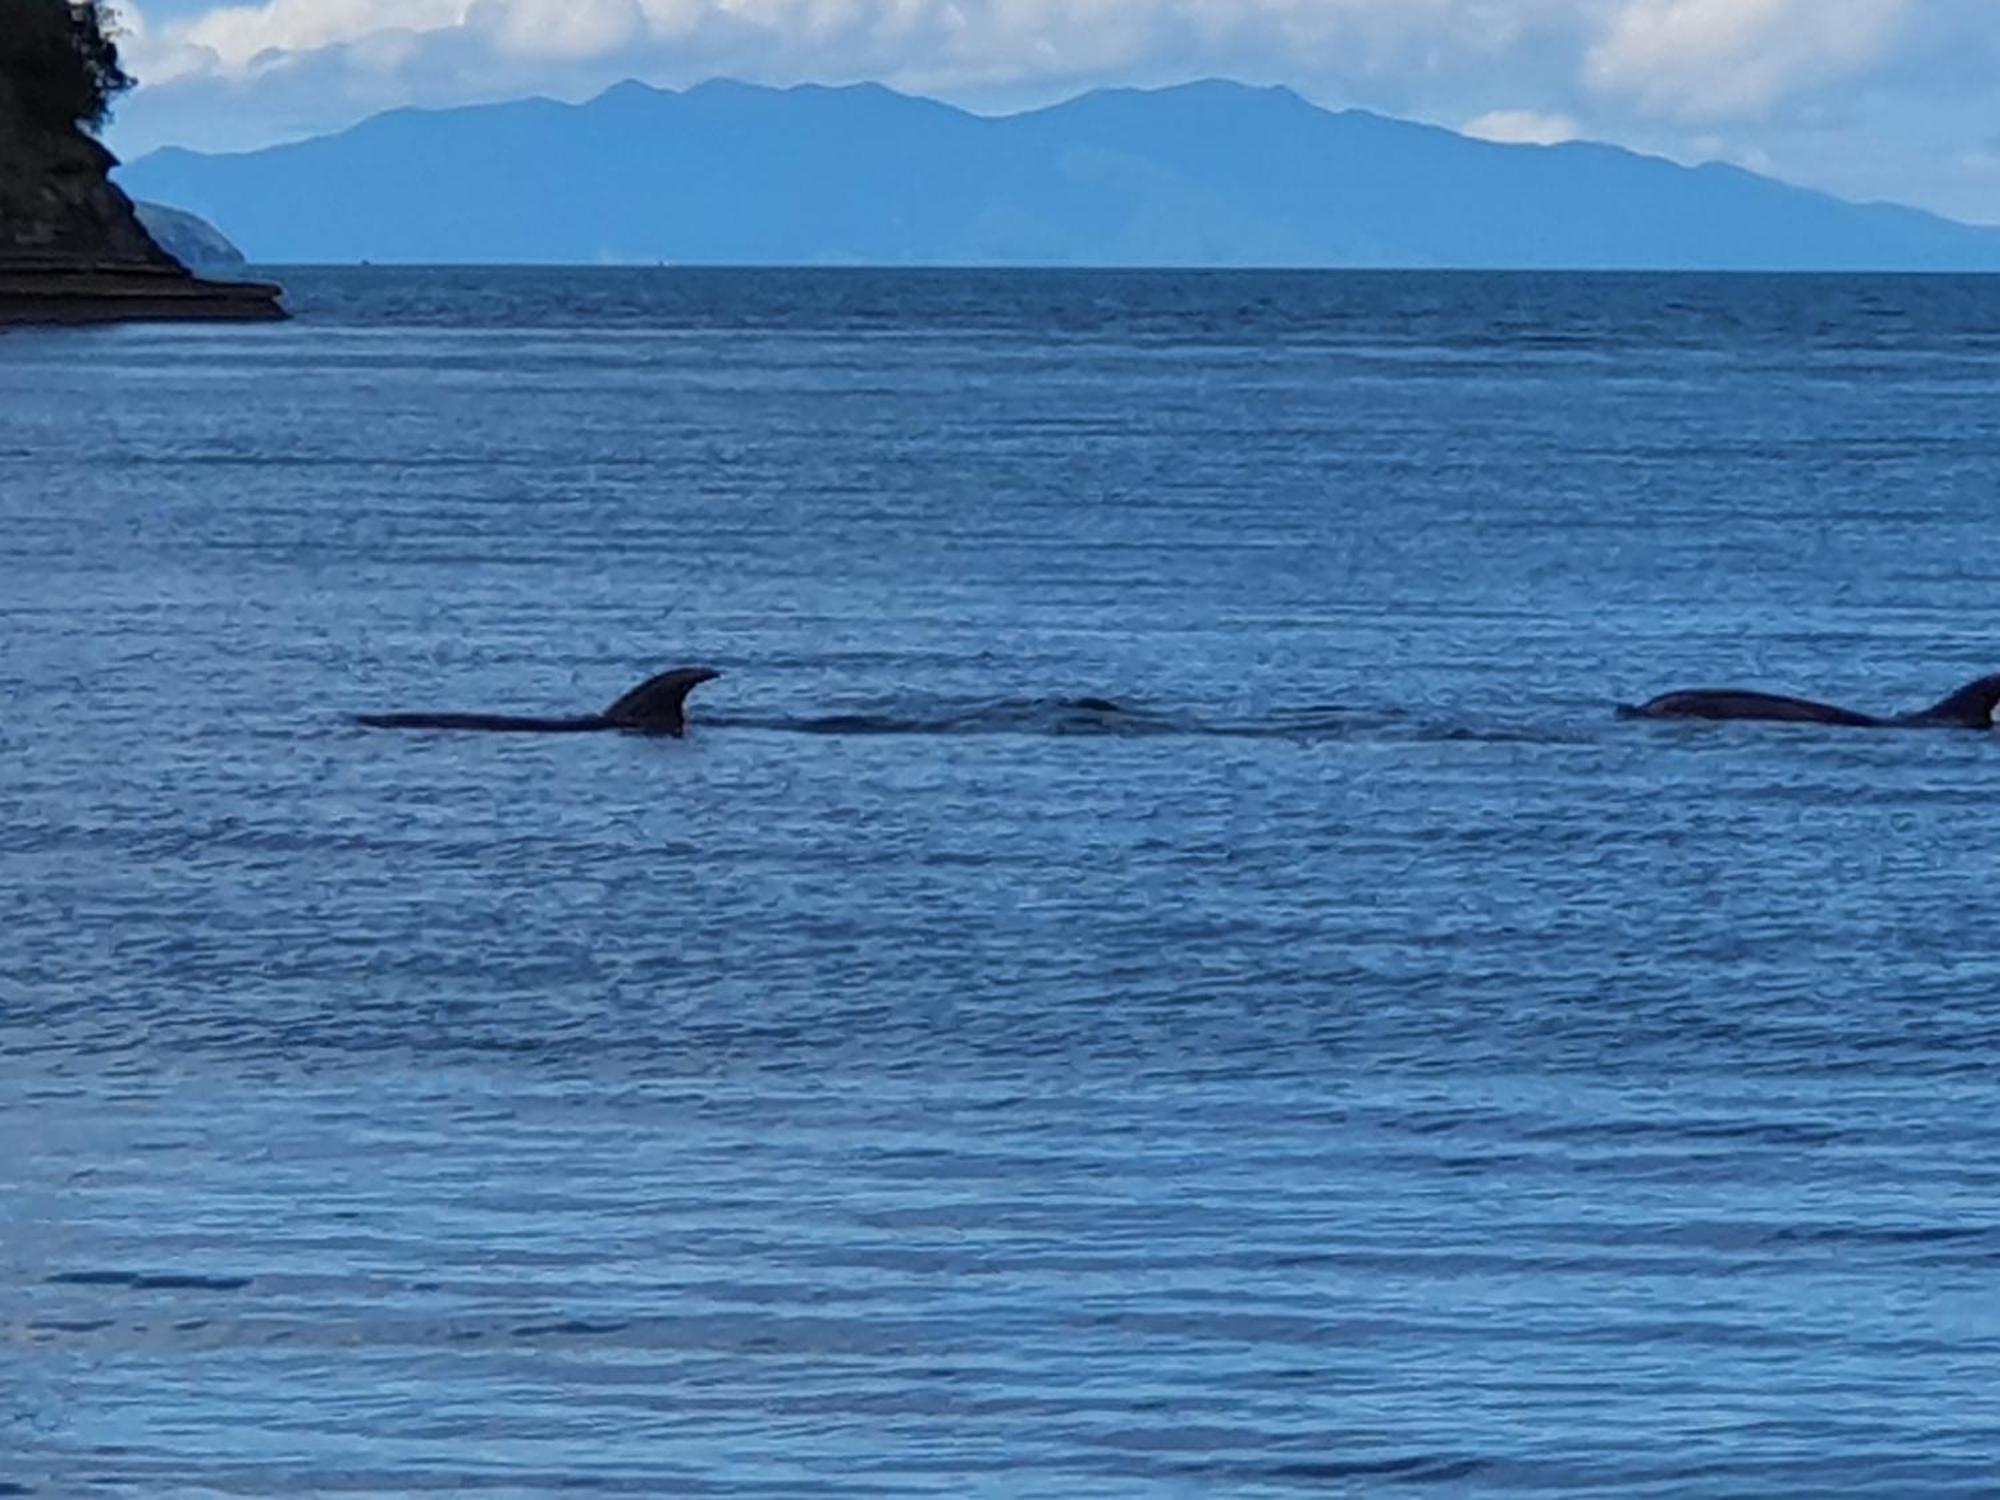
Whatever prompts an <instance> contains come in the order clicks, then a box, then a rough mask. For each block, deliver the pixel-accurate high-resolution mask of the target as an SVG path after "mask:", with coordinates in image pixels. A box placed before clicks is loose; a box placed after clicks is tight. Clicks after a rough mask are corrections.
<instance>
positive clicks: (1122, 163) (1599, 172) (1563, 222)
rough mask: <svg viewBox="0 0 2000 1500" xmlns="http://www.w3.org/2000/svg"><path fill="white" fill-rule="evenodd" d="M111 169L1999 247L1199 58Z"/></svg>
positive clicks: (1944, 252)
mask: <svg viewBox="0 0 2000 1500" xmlns="http://www.w3.org/2000/svg"><path fill="white" fill-rule="evenodd" d="M120 180H121V182H122V184H123V186H124V187H125V189H126V190H127V191H128V192H130V193H131V194H133V195H134V196H135V197H143V198H147V199H151V200H154V201H159V202H166V203H172V204H175V205H177V206H179V207H181V208H184V209H189V210H192V211H193V212H195V213H198V214H200V215H202V216H204V217H206V218H208V219H211V220H213V221H215V222H216V223H218V224H220V225H222V226H224V227H225V228H226V229H227V230H228V232H229V234H230V236H231V237H232V238H233V239H234V240H235V241H236V242H237V243H238V244H239V245H241V246H242V247H243V249H244V251H245V253H246V254H248V255H249V256H250V258H251V259H252V260H253V261H257V262H263V263H267V264H268V263H276V262H350V261H359V260H372V261H384V262H419V263H423V262H428V263H455V262H487V263H494V262H498V263H519V264H567V263H593V262H641V263H651V262H655V261H669V262H680V263H698V264H785V265H825V264H871V265H1109V266H1191V265H1199V266H1211V265H1212V266H1246V265H1257V266H1389V267H1492V268H1502V267H1521V268H1602V269H1697V268H1710V269H1771V270H1810V269H1826V270H2000V229H1980V228H1974V227H1971V226H1968V225H1964V224H1956V223H1953V222H1951V221H1950V220H1947V219H1942V218H1939V217H1937V216H1935V215H1933V214H1927V213H1922V212H1919V211H1917V210H1915V209H1908V208H1898V207H1893V206H1889V205H1882V204H1868V205H1863V204H1854V203H1847V202H1843V201H1841V200H1840V199H1837V198H1832V197H1829V196H1827V195H1825V194H1823V193H1815V192H1809V191H1806V190H1804V189H1800V188H1795V187H1790V186H1787V185H1785V184H1783V183H1780V182H1776V181H1773V180H1771V179H1769V178H1765V177H1759V176H1757V175H1756V174H1754V173H1751V172H1746V171H1743V170H1741V169H1740V168H1737V167H1731V166H1722V165H1709V166H1702V167H1693V168H1690V167H1682V166H1678V165H1676V164H1674V163H1672V162H1668V161H1664V160H1661V159H1660V158H1657V157H1649V156H1640V155H1637V154H1635V153H1633V152H1630V151H1626V150H1623V149H1621V148H1618V147H1613V146H1602V145H1591V144H1586V143H1581V142H1579V143H1572V144H1568V145H1560V146H1518V145H1497V144H1494V143H1491V142H1487V141H1479V140H1472V139H1469V138H1467V137H1465V136H1461V135H1457V134H1455V133H1453V132H1452V131H1449V130H1443V129H1440V128H1438V127H1436V126H1430V125H1417V124H1411V123H1409V122H1407V121H1401V120H1392V119H1387V118H1384V117H1382V116H1380V115H1373V114H1368V113H1365V112H1363V111H1359V110H1345V111H1341V112H1338V113H1336V112H1331V111H1327V110H1323V109H1319V108H1317V107H1315V106H1314V105H1311V104H1309V103H1307V102H1306V101H1305V100H1304V99H1301V98H1300V97H1299V96H1298V95H1297V94H1294V93H1292V92H1291V91H1290V90H1288V89H1283V88H1249V87H1245V86H1243V85H1240V84H1233V83H1222V82H1208V83H1193V84H1185V85H1182V86H1180V87H1176V88H1166V89H1158V90H1138V89H1106V90H1101V91H1098V92H1095V93H1090V94H1085V95H1083V96H1082V97H1080V98H1077V99H1072V100H1070V101H1069V102H1067V103H1065V104H1058V105H1055V106H1052V107H1050V108H1047V109H1038V110H1031V111H1028V112H1026V113H1023V114H1016V115H1007V116H1003V117H998V118H993V117H985V116H979V115H973V114H968V113H966V112H965V111H963V110H960V109H955V108H952V107H951V106H949V105H945V104H940V103H937V102H935V101H932V100H928V99H919V98H912V97H909V96H907V95H903V94H898V93H895V92H893V91H891V90H889V89H886V88H883V87H881V86H879V85H875V84H860V85H855V86H853V87H848V88H821V87H816V86H807V87H800V88H790V89H770V88H761V87H756V86H752V85H749V84H742V83H731V82H720V81H718V82H714V83H706V84H702V85H700V86H699V87H696V88H692V89H688V90H686V91H685V92H674V91H671V90H660V89H653V88H648V87H646V86H645V85H643V84H639V83H623V84H620V85H618V86H617V87H616V88H613V89H610V90H608V91H607V92H605V93H604V94H601V95H599V96H598V97H597V98H595V99H593V100H591V101H590V102H589V103H587V104H581V105H569V104H560V103H556V102H554V101H553V100H548V99H528V100H522V101H520V102H517V103H511V104H495V105H483V106H477V107H471V108H463V109H449V110H434V111H433V110H415V109H404V110H396V111H393V112H391V113H388V114H384V115H378V116H376V117H374V118H373V119H370V120H367V121H364V122H363V123H362V124H360V125H357V126H355V127H354V128H353V129H351V130H347V131H343V132H341V133H340V134H338V135H332V136H325V137H322V138H319V139H316V140H309V141H301V142H298V143H295V144H292V145H285V146H274V147H271V148H269V149H267V150H262V151H253V152H249V153H246V154H240V155H202V154H198V153H195V152H191V151H183V150H178V149H170V150H165V151H157V152H154V153H153V154H151V155H149V156H146V157H144V158H142V159H140V160H138V161H135V162H133V163H132V164H131V165H129V166H128V167H126V168H124V169H123V172H122V174H121V179H120Z"/></svg>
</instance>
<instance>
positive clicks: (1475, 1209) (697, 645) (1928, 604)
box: [0, 270, 2000, 1500]
mask: <svg viewBox="0 0 2000 1500" xmlns="http://www.w3.org/2000/svg"><path fill="white" fill-rule="evenodd" d="M285 279H286V281H287V282H288V284H289V288H290V293H291V300H292V303H293V305H294V307H295V308H296V309H297V311H298V313H299V317H298V319H297V321H295V322H292V323H290V324H287V325H285V326H282V327H276V328H250V329H198V328H129V329H121V330H115V331H82V332H53V333H15V334H9V335H6V336H5V337H0V632H4V633H0V642H4V645H3V646H0V703H4V713H0V1493H5V1494H32V1495H36V1496H70V1495H79V1496H121V1497H124V1496H131V1497H155V1496H182V1495H188V1496H193V1495H201V1496H209V1495H232V1496H233V1495H249V1496H276V1495H303V1494H325V1495H357V1496H358V1495H379V1496H401V1495H421V1494H451V1493H458V1494H479V1495H486V1496H540V1495H546V1494H550V1493H554V1492H556V1491H559V1490H561V1491H571V1490H576V1491H584V1492H599V1493H606V1494H617V1495H634V1496H651V1495H660V1496H678V1495H689V1496H702V1495H714V1496H789V1495H806V1496H814V1497H826V1496H837V1495H852V1496H876V1495H893V1496H915V1495H924V1496H952V1497H957V1496H967V1495H985V1496H1016V1495H1020V1496H1064V1497H1067V1496H1196V1495H1201V1496H1207V1495H1218V1496H1297V1495H1315V1496H1316V1495H1328V1494H1334V1495H1372V1494H1377V1493H1391V1492H1396V1493H1401V1492H1405V1491H1411V1490H1414V1491H1418V1492H1426V1491H1428V1492H1436V1493H1441V1494H1457V1493H1467V1494H1471V1493H1479V1494H1485V1493H1494V1494H1504V1495H1521V1496H1526V1495H1557V1494H1571V1493H1593V1492H1594V1493H1604V1494H1617V1495H1658V1496H1677V1497H1678V1496H1711V1495H1713V1496H1723V1495H1732V1496H1733V1495H1742V1496H1753V1495H1814V1496H1831V1495H1873V1496H1883V1497H1897V1500H1903V1497H1924V1496H1941V1495H1968V1496H1969V1495H1994V1494H2000V920H1997V919H2000V737H1994V736H1984V735H1977V734H1949V733H1929V734H1924V733H1905V734H1899V733H1869V732H1863V731H1839V730H1827V729H1819V728H1808V727H1796V726H1772V725H1747V724H1746V725H1723V726H1713V725H1710V726H1700V725H1680V726H1674V725H1648V724H1634V723H1626V722H1619V721H1617V720H1615V719H1614V718H1613V717H1612V713H1611V709H1612V705H1613V703H1614V702H1615V701H1617V700H1620V699H1635V698H1642V697H1646V696H1649V695H1651V694H1652V693H1654V692H1657V691H1661V690H1663V689H1666V688H1670V687H1676V686H1699V685H1727V684H1738V683H1740V684H1750V685H1759V686H1765V687H1770V688H1775V689H1779V690H1786V691H1794V692H1805V693H1808V694H1812V695H1816V696H1824V697H1828V698H1832V699H1835V700H1837V701H1841V702H1846V703H1851V704H1853V705H1855V706H1858V707H1862V708H1868V709H1878V710H1884V711H1887V710H1894V709H1902V708H1912V707H1916V706H1919V705H1921V704H1924V703H1928V702H1930V701H1931V700H1933V699H1935V698H1937V697H1939V696H1941V695H1942V694H1943V693H1944V692H1945V691H1947V690H1948V689H1950V688H1952V687H1954V686H1956V685H1957V684H1958V683H1960V682H1961V681H1963V680H1965V679H1967V678H1970V677H1972V676H1975V675H1978V674H1980V673H1983V672H1989V671H1995V670H2000V279H1990V280H1978V279H1972V280H1954V279H1895V278H1880V279H1867V278H1861V279H1824V280H1821V279H1810V278H1777V279H1773V278H1758V277H1739V278H1708V277H1673V278H1649V277H1612V278H1590V277H1536V276H1503V277H1481V276H1445V275H1440V276H1396V275H1379V276H1370V275H1331V276H1317V275H1313V276H1293V275H1235V274H1230V275H1213V276H1201V275H1178V274H1175V275H1123V274H1095V275H1071V274H1048V275H986V274H978V273H962V274H950V273H941V274H893V275H892V274H874V273H866V272H848V273H825V274H820V273H813V274H795V273H786V272H754V273H726V272H696V271H678V270H659V271H576V272H537V271H512V272H510V271H490V272H489V271H478V272H471V271H436V272H425V271H391V270H375V271H338V272H336V271H297V272H292V273H288V274H287V275H286V277H285ZM682 662H700V663H705V664H708V665H712V666H716V667H719V668H721V669H722V670H723V672H724V673H725V675H724V677H723V678H722V679H721V680H720V681H718V682H715V683H712V684H710V685H709V686H707V687H705V688H703V689H701V690H700V691H699V692H698V693H697V694H696V695H695V697H694V699H693V714H694V719H695V723H694V725H693V727H692V730H691V732H690V734H689V737H688V738H687V739H686V740H685V741H682V742H652V741H647V740H643V739H637V738H631V737H625V736H619V735H592V736H577V737H553V738H544V737H536V736H481V735H445V734H424V733H393V732H382V731H371V730H365V729H360V728H357V727H354V726H353V725H352V724H351V723H350V722H349V720H348V718H347V716H348V715H349V714H351V713H353V712H356V711H364V710H370V709H422V708H449V709H490V710H509V709H511V710H518V711H522V712H529V713H534V712H558V713H560V712H587V711H590V710H593V709H595V708H597V707H598V706H600V705H602V704H604V703H606V702H608V701H609V700H610V699H611V698H613V697H615V696H616V695H617V694H619V693H620V692H622V691H623V690H624V689H625V688H626V687H628V686H630V685H631V684H632V683H634V682H636V681H637V680H638V679H640V678H641V677H644V676H646V675H647V674H649V673H651V672H653V671H655V670H657V669H660V668H662V667H667V666H672V665H676V664H679V663H682ZM1098 698H1103V699H1111V700H1115V701H1116V702H1117V703H1118V704H1120V705H1122V706H1123V707H1124V709H1125V710H1126V711H1125V712H1123V713H1119V714H1113V713H1109V712H1106V711H1104V710H1102V709H1099V708H1095V707H1091V706H1088V705H1087V704H1084V703H1082V702H1081V701H1080V700H1085V699H1098Z"/></svg>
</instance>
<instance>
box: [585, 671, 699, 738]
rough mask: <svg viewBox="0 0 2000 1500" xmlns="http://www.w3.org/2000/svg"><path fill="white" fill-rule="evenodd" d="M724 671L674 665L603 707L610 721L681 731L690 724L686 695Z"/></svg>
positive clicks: (658, 730) (659, 731) (651, 729)
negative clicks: (686, 708) (685, 706)
mask: <svg viewBox="0 0 2000 1500" xmlns="http://www.w3.org/2000/svg"><path fill="white" fill-rule="evenodd" d="M721 675H722V674H721V673H720V672H717V671H715V670H713V669H712V668H709V667H675V668H674V669H673V670H672V671H670V672H662V673H660V674H659V675H658V676H657V677H648V678H647V679H646V680H645V681H644V682H642V683H640V684H639V685H638V686H637V687H635V688H633V689H632V691H631V692H629V693H626V694H625V695H624V696H623V697H621V698H619V699H618V700H617V701H616V702H615V703H613V704H612V705H611V706H610V707H609V708H607V709H605V710H604V717H605V720H606V721H607V722H608V723H611V724H614V725H616V726H617V727H618V728H620V729H643V730H645V731H646V733H648V734H679V733H680V732H681V731H682V730H683V729H685V728H686V727H687V716H686V713H685V711H684V709H683V705H684V704H685V703H686V701H687V695H688V694H689V693H691V692H693V691H694V690H695V689H696V688H698V687H700V686H701V685H702V684H703V683H704V682H710V681H713V680H714V679H715V678H717V677H720V676H721Z"/></svg>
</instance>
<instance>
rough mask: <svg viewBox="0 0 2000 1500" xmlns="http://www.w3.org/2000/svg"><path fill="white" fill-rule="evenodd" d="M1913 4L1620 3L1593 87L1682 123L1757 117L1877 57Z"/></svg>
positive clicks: (1598, 57) (1902, 0)
mask: <svg viewBox="0 0 2000 1500" xmlns="http://www.w3.org/2000/svg"><path fill="white" fill-rule="evenodd" d="M1915 3H1916V0H1626V3H1625V4H1624V6H1623V8H1622V9H1621V10H1619V11H1618V12H1617V13H1616V14H1615V15H1614V17H1613V18H1612V21H1611V24H1610V26H1609V28H1608V29H1607V30H1606V31H1605V33H1604V34H1603V36H1602V38H1601V39H1600V40H1599V41H1598V42H1597V44H1596V45H1595V46H1594V47H1592V48H1591V49H1590V53H1589V56H1588V58H1587V59H1586V62H1585V68H1586V76H1587V77H1588V79H1589V82H1590V84H1591V86H1592V87H1593V88H1595V89H1597V90H1599V91H1600V92H1603V93H1607V94H1619V95H1625V96H1627V97H1629V98H1631V99H1633V100H1635V101H1636V102H1637V103H1639V104H1640V105H1641V106H1642V107H1644V108H1645V109H1648V110H1650V111H1653V112H1655V113H1658V114H1663V115H1671V116H1674V117H1677V118H1680V119H1689V120H1700V119H1721V118H1727V117H1730V116H1736V115H1754V114H1757V113H1759V112H1761V111H1764V110H1767V109H1769V108H1770V107H1771V106H1772V105H1773V104H1775V103H1776V102H1777V101H1778V100H1779V99H1781V98H1783V97H1784V96H1786V95H1787V94H1790V93H1793V92H1795V91H1796V90H1799V89H1801V88H1806V87H1811V86H1815V85H1819V84H1824V83H1827V82H1829V81H1832V80H1834V79H1837V78H1841V77H1843V76H1846V75H1848V74H1850V73H1853V72H1857V71H1859V70H1861V69H1863V68H1865V67H1867V66H1868V65H1869V64H1870V63H1873V62H1875V61H1877V60H1879V59H1880V58H1881V56H1882V55H1883V53H1884V52H1885V51H1886V50H1887V48H1888V46H1889V44H1890V43H1891V42H1893V41H1894V39H1895V37H1896V33H1897V31H1898V30H1899V28H1900V27H1901V26H1902V25H1903V23H1904V22H1905V21H1906V20H1907V19H1908V18H1909V17H1910V15H1911V14H1912V12H1913V10H1914V8H1915Z"/></svg>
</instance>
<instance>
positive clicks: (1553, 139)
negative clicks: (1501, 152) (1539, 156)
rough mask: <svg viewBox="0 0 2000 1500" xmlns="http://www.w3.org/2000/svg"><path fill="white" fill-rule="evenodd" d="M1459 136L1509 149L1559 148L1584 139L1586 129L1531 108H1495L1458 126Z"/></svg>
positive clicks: (1561, 117)
mask: <svg viewBox="0 0 2000 1500" xmlns="http://www.w3.org/2000/svg"><path fill="white" fill-rule="evenodd" d="M1459 134H1460V135H1469V136H1471V137H1473V138H1474V139H1475V140H1481V141H1498V142H1500V143H1501V144H1503V145H1509V146H1556V145H1560V144H1561V143H1562V142H1564V141H1574V140H1579V139H1581V138H1582V136H1583V127H1582V126H1581V125H1579V124H1577V122H1576V121H1575V120H1573V119H1571V118H1570V117H1569V116H1568V115H1552V114H1542V113H1540V112H1538V111H1536V110H1532V109H1494V110H1488V111H1487V112H1486V113H1485V114H1483V115H1480V116H1479V117H1478V118H1477V119H1472V120H1467V121H1466V122H1465V123H1464V124H1463V125H1461V126H1459Z"/></svg>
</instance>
